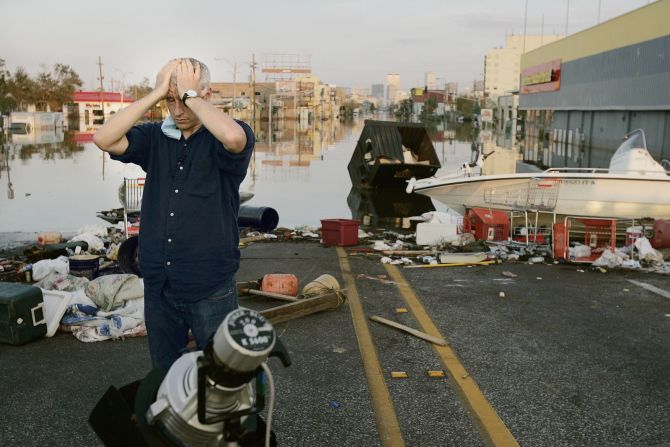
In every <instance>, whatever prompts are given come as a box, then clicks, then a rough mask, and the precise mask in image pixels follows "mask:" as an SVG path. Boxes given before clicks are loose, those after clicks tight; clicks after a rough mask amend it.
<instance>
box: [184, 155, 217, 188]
mask: <svg viewBox="0 0 670 447" xmlns="http://www.w3.org/2000/svg"><path fill="white" fill-rule="evenodd" d="M198 161H199V163H194V164H193V166H192V168H191V174H190V175H191V177H192V178H191V181H190V182H189V183H190V185H189V188H188V193H189V194H190V195H192V196H196V197H209V196H211V195H212V194H214V192H215V191H216V188H217V187H218V186H219V176H218V170H217V169H215V168H214V163H211V162H208V161H207V160H198Z"/></svg>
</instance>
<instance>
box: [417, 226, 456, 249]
mask: <svg viewBox="0 0 670 447" xmlns="http://www.w3.org/2000/svg"><path fill="white" fill-rule="evenodd" d="M457 240H459V235H458V225H457V224H455V223H427V222H424V223H420V224H418V225H417V226H416V244H417V245H428V246H435V245H441V244H446V243H451V242H454V241H457Z"/></svg>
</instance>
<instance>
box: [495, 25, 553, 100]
mask: <svg viewBox="0 0 670 447" xmlns="http://www.w3.org/2000/svg"><path fill="white" fill-rule="evenodd" d="M562 38H563V35H561V34H549V35H526V36H523V35H515V34H512V35H509V36H507V37H506V38H505V46H504V47H498V48H491V49H490V50H488V51H487V52H486V55H485V56H484V94H485V95H486V96H490V97H493V98H495V97H498V96H501V95H504V94H506V93H508V92H510V91H512V90H518V89H519V65H520V63H521V55H522V54H523V53H524V52H525V53H527V52H528V51H531V50H534V49H536V48H539V47H541V46H542V45H546V44H548V43H551V42H555V41H557V40H559V39H562Z"/></svg>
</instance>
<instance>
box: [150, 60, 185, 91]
mask: <svg viewBox="0 0 670 447" xmlns="http://www.w3.org/2000/svg"><path fill="white" fill-rule="evenodd" d="M178 66H179V59H173V60H171V61H170V62H168V63H167V64H165V65H164V66H163V68H161V71H159V72H158V75H156V88H155V90H156V91H158V92H159V93H160V97H161V98H165V97H166V96H167V94H168V91H169V90H170V78H171V76H172V72H173V71H174V70H175V69H176V68H177V67H178Z"/></svg>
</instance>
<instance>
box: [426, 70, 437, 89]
mask: <svg viewBox="0 0 670 447" xmlns="http://www.w3.org/2000/svg"><path fill="white" fill-rule="evenodd" d="M425 81H426V82H425V84H424V85H425V86H426V87H427V88H428V90H437V88H438V87H437V77H436V76H435V72H433V71H427V72H426V79H425Z"/></svg>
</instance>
